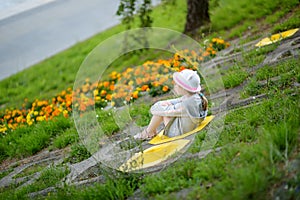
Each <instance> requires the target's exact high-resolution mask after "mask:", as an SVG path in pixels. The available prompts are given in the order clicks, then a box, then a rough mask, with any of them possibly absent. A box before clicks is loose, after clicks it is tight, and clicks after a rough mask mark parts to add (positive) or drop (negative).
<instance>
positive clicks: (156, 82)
mask: <svg viewBox="0 0 300 200" xmlns="http://www.w3.org/2000/svg"><path fill="white" fill-rule="evenodd" d="M228 46H229V43H227V42H225V41H224V40H222V39H219V38H213V39H212V40H211V42H210V43H209V45H208V46H207V47H206V48H205V51H204V50H202V49H200V50H199V52H196V51H189V50H187V49H185V50H181V51H178V52H177V53H176V54H174V56H173V58H170V59H167V60H158V61H155V62H154V61H147V62H145V63H144V64H142V65H140V66H137V67H135V68H127V69H126V70H125V71H123V72H121V73H119V72H115V71H114V72H112V73H111V74H110V76H109V79H108V80H105V81H101V82H99V83H91V82H90V81H89V79H88V78H87V79H86V81H85V83H84V84H83V86H82V87H81V88H80V89H78V90H76V91H74V93H73V91H72V89H71V88H68V89H66V90H64V91H62V92H60V93H59V94H58V95H57V96H55V97H53V98H52V99H51V100H38V99H37V100H35V101H34V102H32V103H29V102H28V101H27V100H25V101H24V104H23V105H22V108H21V109H13V110H10V109H6V110H4V111H0V133H2V134H3V135H5V134H7V133H8V132H11V131H13V130H14V129H16V128H17V127H19V126H25V125H32V124H34V123H37V122H39V121H45V120H46V121H48V120H52V119H53V118H55V117H56V116H59V115H63V116H65V117H68V116H69V115H70V113H71V112H72V108H73V109H74V108H75V109H77V110H79V111H80V112H84V111H85V110H86V109H87V108H88V107H90V106H94V105H95V106H96V107H99V108H104V107H106V106H108V105H110V106H112V107H119V106H122V105H124V104H128V103H131V102H133V101H134V100H136V99H138V98H139V97H141V96H142V95H143V94H146V93H148V94H149V95H151V96H157V95H161V94H164V93H167V92H169V91H170V90H171V88H172V74H173V73H174V72H175V71H181V70H183V69H186V68H188V69H194V70H197V67H198V64H199V63H201V62H205V61H207V60H209V59H211V58H212V57H215V56H216V52H217V51H220V50H222V49H225V48H227V47H228ZM91 91H92V93H93V96H94V100H92V99H91V98H88V97H87V96H86V95H87V94H88V93H89V92H91ZM78 94H79V95H78ZM75 96H76V97H78V96H80V101H76V102H79V103H76V104H75V105H74V106H73V105H72V98H75Z"/></svg>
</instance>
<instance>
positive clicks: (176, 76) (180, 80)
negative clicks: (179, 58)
mask: <svg viewBox="0 0 300 200" xmlns="http://www.w3.org/2000/svg"><path fill="white" fill-rule="evenodd" d="M173 80H174V81H175V83H176V84H177V85H179V86H181V87H182V88H183V89H185V90H187V91H189V92H200V91H201V86H200V85H199V86H198V87H191V86H189V85H188V84H186V83H185V82H184V78H183V77H182V76H181V74H180V73H179V72H175V73H174V74H173Z"/></svg>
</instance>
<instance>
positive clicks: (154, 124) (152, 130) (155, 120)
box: [147, 115, 164, 135]
mask: <svg viewBox="0 0 300 200" xmlns="http://www.w3.org/2000/svg"><path fill="white" fill-rule="evenodd" d="M163 121H164V118H163V117H162V116H158V115H153V116H152V118H151V121H150V123H149V125H148V127H147V132H148V133H149V134H151V135H153V134H156V129H157V128H158V126H159V125H160V124H161V123H162V122H163Z"/></svg>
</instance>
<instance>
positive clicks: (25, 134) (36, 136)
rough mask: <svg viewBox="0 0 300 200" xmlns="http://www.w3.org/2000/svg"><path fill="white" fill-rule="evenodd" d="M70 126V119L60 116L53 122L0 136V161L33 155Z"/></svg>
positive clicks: (19, 129) (26, 127) (25, 127)
mask: <svg viewBox="0 0 300 200" xmlns="http://www.w3.org/2000/svg"><path fill="white" fill-rule="evenodd" d="M71 125H72V122H71V121H70V119H67V118H64V117H62V116H61V117H58V118H56V119H55V120H53V121H49V122H46V121H45V122H41V123H38V124H36V125H33V126H23V127H20V128H18V129H16V130H15V131H13V133H9V134H7V135H6V136H1V137H2V138H1V144H0V152H1V157H0V160H1V161H3V160H4V159H6V158H8V157H10V158H15V157H18V158H22V157H26V156H30V155H33V154H35V153H37V152H39V151H41V150H42V149H44V148H46V147H48V146H49V145H50V144H51V143H50V141H51V138H53V137H55V136H56V135H59V134H63V133H64V131H65V130H67V129H68V128H70V127H71Z"/></svg>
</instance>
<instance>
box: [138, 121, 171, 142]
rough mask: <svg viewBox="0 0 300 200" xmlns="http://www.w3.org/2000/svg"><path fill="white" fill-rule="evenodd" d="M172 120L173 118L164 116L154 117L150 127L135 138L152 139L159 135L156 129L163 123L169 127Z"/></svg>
mask: <svg viewBox="0 0 300 200" xmlns="http://www.w3.org/2000/svg"><path fill="white" fill-rule="evenodd" d="M170 120H171V117H163V116H158V115H153V116H152V118H151V121H150V123H149V125H148V127H147V128H146V129H145V130H144V131H143V132H141V133H138V134H137V135H135V136H134V137H135V138H136V139H145V138H149V137H150V138H151V137H153V136H155V135H156V134H157V133H156V129H157V128H158V126H159V125H160V124H161V123H162V122H163V123H164V124H165V125H167V124H168V122H169V121H170Z"/></svg>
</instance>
